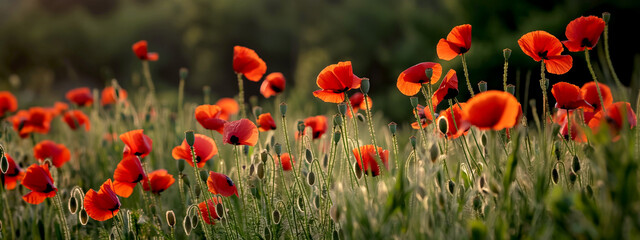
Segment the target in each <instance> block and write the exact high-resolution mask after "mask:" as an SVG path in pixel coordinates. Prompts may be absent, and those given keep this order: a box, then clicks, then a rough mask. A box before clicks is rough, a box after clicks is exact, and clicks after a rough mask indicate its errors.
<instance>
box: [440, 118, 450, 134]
mask: <svg viewBox="0 0 640 240" xmlns="http://www.w3.org/2000/svg"><path fill="white" fill-rule="evenodd" d="M438 130H440V132H441V133H442V134H444V135H447V132H449V121H448V120H447V118H445V117H441V118H438Z"/></svg>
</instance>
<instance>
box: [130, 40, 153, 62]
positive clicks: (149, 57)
mask: <svg viewBox="0 0 640 240" xmlns="http://www.w3.org/2000/svg"><path fill="white" fill-rule="evenodd" d="M131 48H132V49H133V53H135V54H136V56H137V57H138V58H139V59H140V60H143V61H158V58H159V56H158V54H157V53H154V52H151V53H150V52H147V41H145V40H142V41H138V42H136V43H134V44H133V46H132V47H131Z"/></svg>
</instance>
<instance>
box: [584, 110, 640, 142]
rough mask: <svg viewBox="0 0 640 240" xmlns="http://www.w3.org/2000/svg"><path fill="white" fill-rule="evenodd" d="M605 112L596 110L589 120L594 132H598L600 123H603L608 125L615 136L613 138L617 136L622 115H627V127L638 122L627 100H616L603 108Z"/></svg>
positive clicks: (631, 126)
mask: <svg viewBox="0 0 640 240" xmlns="http://www.w3.org/2000/svg"><path fill="white" fill-rule="evenodd" d="M605 110H606V113H605V112H603V111H599V112H597V113H596V114H595V115H594V116H593V118H591V120H590V121H589V128H591V129H592V130H593V131H594V132H598V131H599V130H600V128H601V127H602V126H601V125H604V124H605V123H606V124H607V125H608V126H609V129H610V130H611V132H612V133H613V136H615V138H614V140H615V139H617V138H619V135H618V134H619V132H620V131H622V126H623V124H624V123H623V121H625V120H624V116H626V117H627V119H626V124H628V125H629V129H632V128H634V127H635V126H636V125H637V124H638V122H637V119H636V113H635V112H633V109H632V108H631V104H630V103H628V102H616V103H613V104H611V105H609V106H608V107H606V108H605Z"/></svg>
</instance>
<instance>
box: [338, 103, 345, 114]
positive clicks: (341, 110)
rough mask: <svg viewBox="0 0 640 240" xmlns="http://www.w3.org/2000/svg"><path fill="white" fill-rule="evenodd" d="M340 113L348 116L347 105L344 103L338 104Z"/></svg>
mask: <svg viewBox="0 0 640 240" xmlns="http://www.w3.org/2000/svg"><path fill="white" fill-rule="evenodd" d="M338 112H339V113H340V115H342V116H344V115H345V114H347V104H346V103H344V102H341V103H338Z"/></svg>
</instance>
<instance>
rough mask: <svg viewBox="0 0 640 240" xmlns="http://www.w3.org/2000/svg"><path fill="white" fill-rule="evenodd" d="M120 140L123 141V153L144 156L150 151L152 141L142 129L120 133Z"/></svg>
mask: <svg viewBox="0 0 640 240" xmlns="http://www.w3.org/2000/svg"><path fill="white" fill-rule="evenodd" d="M120 140H122V142H124V144H125V146H124V150H123V152H124V155H125V156H127V155H135V156H138V157H140V158H144V157H146V156H147V155H149V153H150V152H151V149H152V147H151V145H152V144H153V141H152V140H151V138H149V136H147V135H145V134H144V130H143V129H138V130H132V131H129V132H126V133H123V134H120Z"/></svg>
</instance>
